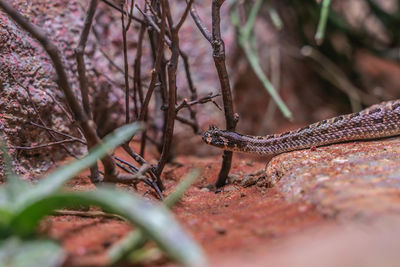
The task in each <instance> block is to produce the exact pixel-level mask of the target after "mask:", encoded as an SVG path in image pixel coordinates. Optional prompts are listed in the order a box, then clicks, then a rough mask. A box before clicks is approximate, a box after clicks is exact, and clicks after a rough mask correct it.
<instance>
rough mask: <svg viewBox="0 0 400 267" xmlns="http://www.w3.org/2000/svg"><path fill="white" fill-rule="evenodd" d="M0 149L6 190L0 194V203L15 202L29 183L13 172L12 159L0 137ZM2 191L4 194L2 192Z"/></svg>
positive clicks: (27, 187)
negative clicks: (5, 178)
mask: <svg viewBox="0 0 400 267" xmlns="http://www.w3.org/2000/svg"><path fill="white" fill-rule="evenodd" d="M0 151H1V154H2V158H3V160H4V167H5V174H6V177H7V185H6V188H7V189H6V190H5V191H3V192H0V193H2V194H1V195H0V205H2V204H3V205H5V206H7V205H9V204H10V203H15V201H16V199H17V198H18V196H20V195H23V194H25V192H26V191H27V189H29V188H30V187H29V184H28V183H27V182H25V181H23V180H22V178H21V177H20V176H18V175H16V174H15V172H14V170H13V167H12V160H11V157H10V154H9V153H8V150H7V148H6V145H5V143H4V141H3V140H2V139H0ZM3 193H4V194H3Z"/></svg>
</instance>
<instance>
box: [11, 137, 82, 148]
mask: <svg viewBox="0 0 400 267" xmlns="http://www.w3.org/2000/svg"><path fill="white" fill-rule="evenodd" d="M71 142H76V139H65V140H60V141H56V142H51V143H47V144H43V145H38V146H10V147H8V148H9V149H19V150H34V149H41V148H46V147H49V146H56V145H61V144H65V143H71Z"/></svg>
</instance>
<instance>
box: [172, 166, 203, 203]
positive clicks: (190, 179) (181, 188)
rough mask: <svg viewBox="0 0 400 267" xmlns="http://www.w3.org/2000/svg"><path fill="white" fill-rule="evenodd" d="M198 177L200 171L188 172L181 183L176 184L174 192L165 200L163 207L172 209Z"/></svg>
mask: <svg viewBox="0 0 400 267" xmlns="http://www.w3.org/2000/svg"><path fill="white" fill-rule="evenodd" d="M199 175H200V170H199V169H195V170H192V171H191V172H189V173H188V174H187V175H186V177H185V178H183V180H182V182H180V183H179V184H178V186H177V187H176V189H175V190H174V192H172V193H171V194H170V195H169V196H168V197H167V198H166V199H165V200H164V205H165V206H167V207H168V208H172V207H173V206H174V205H175V204H176V203H177V202H178V201H179V200H180V199H181V198H182V196H183V193H185V192H186V190H188V188H189V187H190V186H191V185H192V184H193V183H194V181H196V179H197V178H198V177H199Z"/></svg>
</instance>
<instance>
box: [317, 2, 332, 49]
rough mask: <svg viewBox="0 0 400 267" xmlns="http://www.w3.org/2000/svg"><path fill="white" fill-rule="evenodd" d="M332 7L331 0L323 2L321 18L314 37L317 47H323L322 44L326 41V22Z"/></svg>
mask: <svg viewBox="0 0 400 267" xmlns="http://www.w3.org/2000/svg"><path fill="white" fill-rule="evenodd" d="M330 5H331V0H322V5H321V15H320V18H319V23H318V28H317V32H316V34H315V37H314V38H315V42H316V43H317V45H321V44H322V42H323V41H324V36H325V29H326V22H327V21H328V15H329V6H330Z"/></svg>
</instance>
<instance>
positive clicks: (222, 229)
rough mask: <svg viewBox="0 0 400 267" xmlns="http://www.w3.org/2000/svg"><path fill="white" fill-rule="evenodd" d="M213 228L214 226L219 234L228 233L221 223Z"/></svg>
mask: <svg viewBox="0 0 400 267" xmlns="http://www.w3.org/2000/svg"><path fill="white" fill-rule="evenodd" d="M213 228H214V230H215V232H217V234H219V235H224V234H226V229H225V228H223V227H221V226H219V225H213Z"/></svg>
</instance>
